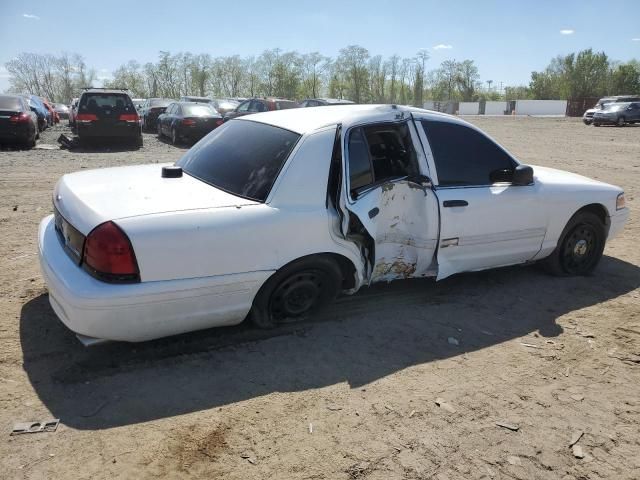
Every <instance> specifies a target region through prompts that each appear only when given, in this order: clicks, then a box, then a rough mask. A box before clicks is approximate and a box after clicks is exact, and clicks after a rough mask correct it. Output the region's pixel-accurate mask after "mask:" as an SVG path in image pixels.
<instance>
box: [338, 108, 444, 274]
mask: <svg viewBox="0 0 640 480" xmlns="http://www.w3.org/2000/svg"><path fill="white" fill-rule="evenodd" d="M342 131H343V132H344V135H343V137H342V149H343V151H342V158H343V159H344V162H343V165H344V167H343V168H344V170H343V173H344V174H343V179H344V181H343V187H342V195H341V198H340V203H341V210H342V212H343V214H344V217H343V219H342V220H343V221H342V233H343V235H344V236H345V238H349V239H353V240H355V241H356V243H358V244H359V245H360V246H361V250H362V253H363V257H364V259H365V265H366V277H367V278H368V280H369V282H377V281H391V280H394V279H398V278H409V277H418V276H426V275H428V274H429V270H430V267H432V263H433V259H434V252H435V249H436V245H437V235H438V221H439V219H438V205H437V200H436V198H435V195H434V194H433V192H432V190H431V188H430V182H429V179H428V166H427V164H426V159H425V156H424V151H423V149H422V147H421V146H420V143H419V140H418V136H417V132H416V130H415V125H414V124H413V122H412V121H410V119H407V118H404V115H398V114H393V115H389V114H387V116H386V117H384V118H380V119H376V121H375V122H371V123H367V124H357V125H347V124H343V128H342ZM433 272H434V274H435V270H433Z"/></svg>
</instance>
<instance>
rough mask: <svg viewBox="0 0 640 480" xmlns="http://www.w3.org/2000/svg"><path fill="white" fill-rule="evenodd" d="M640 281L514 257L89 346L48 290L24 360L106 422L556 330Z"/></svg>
mask: <svg viewBox="0 0 640 480" xmlns="http://www.w3.org/2000/svg"><path fill="white" fill-rule="evenodd" d="M639 286H640V268H639V267H637V266H635V265H632V264H630V263H627V262H625V261H622V260H619V259H616V258H612V257H606V256H605V257H604V258H603V260H602V262H601V264H600V266H599V267H598V270H597V272H596V274H595V275H594V276H591V277H579V278H556V277H550V276H548V275H546V274H544V273H543V272H541V271H540V270H539V269H537V268H533V267H532V268H521V267H511V268H505V269H500V270H494V271H488V272H478V273H473V274H465V275H459V276H455V277H452V278H449V279H447V280H445V281H443V282H438V283H436V282H434V281H433V280H430V279H418V280H409V281H404V282H394V283H391V284H382V285H380V284H379V285H375V286H372V287H370V288H364V289H362V290H361V292H359V293H358V294H356V295H353V296H344V297H341V298H339V299H338V300H337V301H336V303H335V304H334V305H332V306H330V307H328V308H327V309H325V310H324V311H323V312H320V313H319V314H318V315H317V316H316V317H315V318H314V319H313V321H308V322H303V323H296V324H289V325H284V326H283V327H281V328H278V329H275V330H272V331H263V330H257V329H254V328H252V327H250V326H249V325H246V324H241V325H239V326H237V327H227V328H218V329H209V330H205V331H200V332H194V333H190V334H184V335H179V336H175V337H171V338H165V339H160V340H156V341H151V342H145V343H139V344H127V343H111V344H104V345H101V346H97V347H92V348H88V349H87V348H84V347H82V346H81V345H80V343H79V342H78V341H77V340H76V338H75V336H74V335H73V334H72V332H70V331H69V330H67V329H66V327H64V326H63V325H62V323H61V322H60V321H58V320H57V318H56V317H55V314H54V313H53V311H52V310H51V308H50V306H49V304H48V298H47V295H46V294H43V295H40V296H38V297H37V298H34V299H32V300H30V301H29V302H27V303H26V304H25V305H24V306H23V308H22V311H21V317H20V340H21V345H22V351H23V361H24V369H25V371H26V373H27V375H28V378H29V380H30V382H31V384H32V385H33V388H34V389H35V391H36V392H37V394H38V395H39V397H40V399H41V400H42V402H43V403H44V405H45V406H46V407H47V408H48V409H49V411H50V412H51V414H52V415H53V416H54V417H56V418H60V419H61V421H62V422H63V423H64V424H66V425H68V426H71V427H73V428H78V429H104V428H111V427H116V426H121V425H128V424H134V423H139V422H145V421H150V420H154V419H160V418H166V417H172V416H175V415H181V414H186V413H190V412H196V411H201V410H205V409H211V408H214V407H219V406H222V405H228V404H231V403H234V402H239V401H243V400H247V399H251V398H256V397H259V396H263V395H267V394H270V393H273V392H293V391H303V390H307V389H316V388H322V387H326V386H330V385H335V384H337V383H342V382H347V383H348V384H349V385H350V386H351V388H357V387H361V386H363V385H366V384H368V383H370V382H373V381H375V380H378V379H380V378H382V377H384V376H387V375H390V374H393V373H394V372H397V371H399V370H402V369H405V368H407V367H411V366H414V365H419V364H424V363H427V362H432V361H435V360H441V359H446V358H449V357H453V356H457V355H461V354H463V353H465V352H471V351H476V350H480V349H484V348H487V347H491V346H494V345H497V344H500V343H503V342H507V341H511V340H513V339H515V338H519V337H522V336H524V335H527V334H531V333H533V332H535V333H537V334H538V336H539V337H556V336H558V335H560V334H561V333H562V332H563V330H562V328H561V327H560V326H559V325H558V324H557V323H556V319H557V318H558V317H560V316H562V315H564V314H566V313H567V312H571V311H574V310H578V309H582V308H585V307H588V306H591V305H594V304H597V303H600V302H604V301H606V300H609V299H612V298H615V297H618V296H620V295H623V294H625V293H627V292H629V291H631V290H633V289H635V288H638V287H639ZM449 337H451V338H453V339H455V341H454V340H449ZM526 341H528V342H531V341H534V342H535V341H537V342H539V343H540V344H541V345H543V346H544V345H545V340H544V338H539V339H536V338H531V339H527V340H526ZM456 342H458V345H456V344H455V343H456Z"/></svg>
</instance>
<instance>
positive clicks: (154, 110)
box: [140, 98, 175, 131]
mask: <svg viewBox="0 0 640 480" xmlns="http://www.w3.org/2000/svg"><path fill="white" fill-rule="evenodd" d="M174 101H175V100H171V99H170V98H147V100H145V102H144V103H143V104H142V108H141V109H140V117H141V119H142V130H144V131H156V130H157V128H158V125H157V123H158V117H159V116H160V115H161V114H163V113H164V111H165V110H166V109H167V107H168V106H169V105H170V104H171V103H172V102H174Z"/></svg>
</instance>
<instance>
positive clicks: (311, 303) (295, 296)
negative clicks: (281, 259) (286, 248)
mask: <svg viewBox="0 0 640 480" xmlns="http://www.w3.org/2000/svg"><path fill="white" fill-rule="evenodd" d="M341 285H342V271H341V270H340V267H339V266H338V264H337V263H336V262H335V261H334V260H332V259H331V258H329V257H325V256H310V257H305V258H301V259H299V260H296V261H294V262H292V263H290V264H289V265H287V266H285V267H284V268H282V269H280V270H278V271H277V272H276V273H275V274H273V275H272V276H271V278H269V280H267V281H266V283H265V284H264V285H263V286H262V288H260V291H259V292H258V294H257V295H256V297H255V298H254V300H253V305H252V307H251V312H250V314H249V317H250V319H251V322H252V323H253V324H254V325H255V326H257V327H258V328H264V329H269V328H274V327H277V326H278V325H279V324H282V323H290V322H293V321H299V320H303V319H305V318H306V317H307V316H308V315H310V314H312V313H313V312H315V311H317V310H318V309H320V308H322V307H323V306H325V305H326V304H327V303H329V302H331V301H333V300H334V299H335V297H336V296H337V295H338V292H339V290H340V287H341Z"/></svg>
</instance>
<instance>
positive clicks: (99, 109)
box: [76, 88, 142, 146]
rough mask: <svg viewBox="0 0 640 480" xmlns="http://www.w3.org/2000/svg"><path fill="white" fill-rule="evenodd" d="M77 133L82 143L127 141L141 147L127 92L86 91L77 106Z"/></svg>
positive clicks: (101, 89) (134, 111) (135, 112)
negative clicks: (89, 141)
mask: <svg viewBox="0 0 640 480" xmlns="http://www.w3.org/2000/svg"><path fill="white" fill-rule="evenodd" d="M76 131H77V133H78V138H79V140H80V141H81V142H86V141H87V140H91V139H96V138H101V139H128V140H131V141H133V142H135V143H136V144H137V145H138V146H142V130H141V128H140V117H139V116H138V112H137V111H136V108H135V106H134V105H133V102H132V101H131V97H129V94H128V93H127V91H126V90H119V89H107V88H89V89H86V90H85V91H84V92H83V93H82V95H80V100H79V102H78V113H77V115H76Z"/></svg>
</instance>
